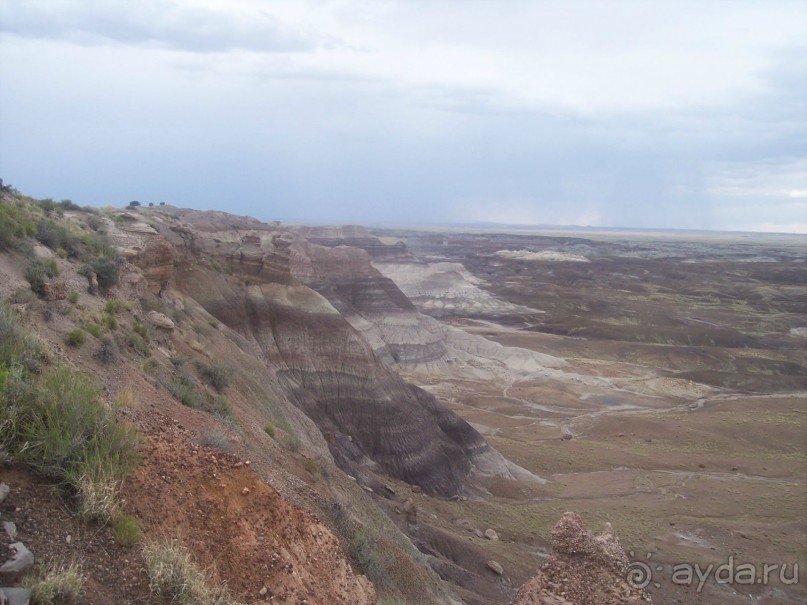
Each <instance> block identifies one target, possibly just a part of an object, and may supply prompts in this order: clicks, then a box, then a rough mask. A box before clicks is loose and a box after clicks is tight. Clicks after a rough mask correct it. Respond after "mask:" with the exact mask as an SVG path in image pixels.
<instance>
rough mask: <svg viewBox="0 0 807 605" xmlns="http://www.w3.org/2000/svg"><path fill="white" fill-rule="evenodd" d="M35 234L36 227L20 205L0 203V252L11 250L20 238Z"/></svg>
mask: <svg viewBox="0 0 807 605" xmlns="http://www.w3.org/2000/svg"><path fill="white" fill-rule="evenodd" d="M34 233H36V225H35V224H34V222H33V221H32V220H31V219H30V217H29V213H28V212H26V211H25V209H24V206H23V205H22V204H3V203H0V250H2V249H5V250H8V249H11V248H12V247H14V246H15V245H16V244H17V240H18V239H19V238H22V237H30V236H32V235H34Z"/></svg>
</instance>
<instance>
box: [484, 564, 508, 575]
mask: <svg viewBox="0 0 807 605" xmlns="http://www.w3.org/2000/svg"><path fill="white" fill-rule="evenodd" d="M487 566H488V569H490V570H491V571H492V572H494V573H495V574H497V575H500V576H503V575H504V568H503V567H502V566H501V564H500V563H499V562H498V561H488V562H487Z"/></svg>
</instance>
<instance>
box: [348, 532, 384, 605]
mask: <svg viewBox="0 0 807 605" xmlns="http://www.w3.org/2000/svg"><path fill="white" fill-rule="evenodd" d="M350 554H351V555H352V556H353V558H354V559H355V560H356V563H358V565H359V569H360V570H361V571H362V573H363V574H364V575H366V576H367V578H368V579H369V580H370V581H371V582H372V583H373V584H374V585H375V587H376V588H378V589H380V590H383V589H385V588H389V587H390V584H391V581H390V577H389V575H388V574H387V571H386V569H385V566H384V563H383V559H382V553H381V551H380V549H379V547H378V538H377V536H376V535H375V534H374V533H373V532H371V531H370V530H369V529H367V528H364V527H360V528H359V529H357V530H356V531H355V532H353V536H352V537H351V538H350Z"/></svg>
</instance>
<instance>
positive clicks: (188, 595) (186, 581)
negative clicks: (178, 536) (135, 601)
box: [143, 539, 239, 605]
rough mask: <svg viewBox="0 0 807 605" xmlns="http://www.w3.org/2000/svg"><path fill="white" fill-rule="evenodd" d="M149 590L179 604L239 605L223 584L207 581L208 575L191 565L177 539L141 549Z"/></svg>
mask: <svg viewBox="0 0 807 605" xmlns="http://www.w3.org/2000/svg"><path fill="white" fill-rule="evenodd" d="M143 559H144V560H145V562H146V570H147V571H148V575H149V588H150V589H151V592H152V594H153V595H154V596H155V597H157V598H160V599H167V600H169V601H170V602H171V603H177V604H179V605H239V604H238V602H237V601H235V600H234V599H233V597H232V596H231V595H230V594H229V592H228V591H227V589H226V588H225V587H224V586H222V585H213V584H211V582H210V581H209V578H210V577H211V575H213V574H211V573H209V572H208V571H205V570H202V569H201V568H200V567H199V566H198V565H196V563H194V562H193V559H192V558H191V554H190V552H189V551H188V549H187V548H186V547H185V545H183V544H182V543H181V542H179V541H177V540H167V539H163V540H158V541H153V542H149V543H148V544H146V546H145V547H144V549H143Z"/></svg>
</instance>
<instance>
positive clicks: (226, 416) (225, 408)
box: [210, 395, 235, 422]
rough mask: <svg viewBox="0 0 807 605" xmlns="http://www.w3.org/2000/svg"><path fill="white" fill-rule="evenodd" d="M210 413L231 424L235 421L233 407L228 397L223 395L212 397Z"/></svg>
mask: <svg viewBox="0 0 807 605" xmlns="http://www.w3.org/2000/svg"><path fill="white" fill-rule="evenodd" d="M210 412H211V413H212V414H213V415H214V416H215V417H216V418H218V419H219V420H224V421H225V422H231V421H233V420H235V415H234V414H233V406H232V405H231V404H230V401H229V400H228V399H227V398H226V397H222V396H221V395H213V396H212V397H210Z"/></svg>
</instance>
